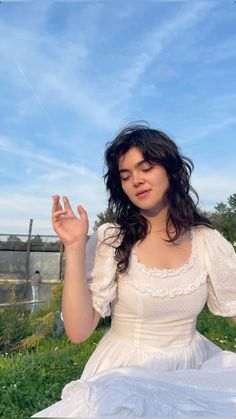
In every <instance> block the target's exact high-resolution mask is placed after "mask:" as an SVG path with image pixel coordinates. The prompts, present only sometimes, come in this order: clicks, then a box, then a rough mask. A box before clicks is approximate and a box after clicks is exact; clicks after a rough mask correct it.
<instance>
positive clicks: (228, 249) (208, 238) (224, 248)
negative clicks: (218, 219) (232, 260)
mask: <svg viewBox="0 0 236 419" xmlns="http://www.w3.org/2000/svg"><path fill="white" fill-rule="evenodd" d="M194 231H196V234H197V235H199V236H201V237H202V238H203V240H204V243H205V245H206V247H207V249H208V250H209V251H210V252H214V253H221V254H226V253H227V254H234V253H235V251H234V248H233V246H232V244H231V243H230V242H229V241H228V240H226V238H225V237H224V236H223V234H222V233H220V232H219V231H218V230H216V229H215V228H210V227H207V226H196V227H194Z"/></svg>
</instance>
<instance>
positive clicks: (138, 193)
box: [119, 146, 169, 216]
mask: <svg viewBox="0 0 236 419" xmlns="http://www.w3.org/2000/svg"><path fill="white" fill-rule="evenodd" d="M119 172H120V178H121V186H122V189H123V191H124V192H125V194H126V195H127V196H128V198H129V199H130V201H131V202H132V203H133V204H134V205H136V206H137V207H138V208H139V209H140V212H141V213H142V214H143V215H146V216H148V215H150V216H153V215H155V214H158V213H159V212H160V210H162V209H163V208H164V207H166V206H167V204H166V199H165V196H166V192H167V190H168V188H169V180H168V175H167V172H166V170H165V168H164V167H163V166H160V165H157V164H156V163H153V164H152V163H148V162H147V161H145V160H144V157H143V155H142V153H141V152H140V150H139V149H138V148H137V147H135V146H133V147H131V148H130V149H129V150H128V151H127V153H125V154H124V155H123V156H121V157H120V159H119Z"/></svg>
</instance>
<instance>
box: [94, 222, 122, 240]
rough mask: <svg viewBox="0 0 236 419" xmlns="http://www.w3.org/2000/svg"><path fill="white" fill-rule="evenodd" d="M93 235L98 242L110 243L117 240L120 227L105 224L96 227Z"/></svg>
mask: <svg viewBox="0 0 236 419" xmlns="http://www.w3.org/2000/svg"><path fill="white" fill-rule="evenodd" d="M95 234H96V235H97V238H98V240H99V241H103V240H107V241H108V242H109V243H110V242H112V241H114V240H116V239H117V238H118V236H119V234H120V227H119V225H118V224H113V223H105V224H102V225H100V226H99V227H98V229H97V230H96V232H95Z"/></svg>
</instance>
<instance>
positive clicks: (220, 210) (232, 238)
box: [208, 194, 236, 247]
mask: <svg viewBox="0 0 236 419" xmlns="http://www.w3.org/2000/svg"><path fill="white" fill-rule="evenodd" d="M208 218H209V219H210V220H211V222H212V224H213V226H214V227H215V228H216V229H217V230H219V231H220V232H221V233H222V234H223V236H224V237H225V238H226V239H227V240H228V241H229V242H231V243H232V244H233V245H234V247H236V194H233V195H230V196H229V198H228V199H227V204H225V203H223V202H218V203H217V204H216V206H215V208H214V210H213V212H210V213H208Z"/></svg>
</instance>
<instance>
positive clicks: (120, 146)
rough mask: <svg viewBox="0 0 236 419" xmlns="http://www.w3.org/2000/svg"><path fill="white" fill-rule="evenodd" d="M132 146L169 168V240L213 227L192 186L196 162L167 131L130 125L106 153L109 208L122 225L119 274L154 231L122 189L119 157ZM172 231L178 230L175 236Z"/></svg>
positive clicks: (149, 158)
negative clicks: (135, 248)
mask: <svg viewBox="0 0 236 419" xmlns="http://www.w3.org/2000/svg"><path fill="white" fill-rule="evenodd" d="M131 147H137V148H138V149H139V150H140V152H141V153H142V155H143V158H144V159H145V160H146V161H147V162H150V163H153V162H154V163H157V164H159V165H161V166H163V167H164V168H165V169H166V172H167V175H168V178H169V189H168V191H167V193H166V199H167V203H168V212H167V222H166V232H167V236H168V240H167V241H168V242H172V243H174V242H175V241H176V240H177V239H178V237H179V236H180V234H181V233H182V231H183V230H184V229H186V228H190V227H191V226H196V225H206V226H208V227H211V222H210V221H209V220H208V219H207V218H206V217H204V216H202V215H201V214H200V213H199V211H198V210H197V204H198V201H199V199H198V195H197V192H196V191H195V190H194V189H193V188H192V186H191V185H190V181H189V180H190V175H191V173H192V171H193V168H194V165H193V162H192V161H191V160H190V159H189V158H187V157H184V156H183V155H181V153H180V151H179V149H178V147H177V145H176V144H175V143H174V141H172V140H171V139H170V138H169V137H168V136H167V135H166V134H165V133H164V132H162V131H160V130H157V129H151V128H149V126H148V125H144V124H130V125H128V126H127V127H126V128H124V129H123V130H122V131H120V132H119V133H118V135H117V136H116V138H115V139H114V140H113V141H111V142H109V143H107V145H106V150H105V165H106V168H107V171H106V173H105V175H104V181H105V185H106V189H107V192H108V209H109V211H110V213H112V214H113V220H114V222H115V223H116V224H118V226H119V229H118V231H119V232H118V233H117V236H116V238H115V240H116V239H117V238H121V243H120V245H119V246H118V247H116V250H115V259H116V260H117V272H118V273H124V272H125V271H126V269H127V267H128V264H129V256H130V252H131V249H132V246H133V245H134V244H135V243H136V242H137V241H139V240H143V239H144V238H145V237H146V235H147V233H148V231H149V229H150V224H149V222H148V220H147V219H146V218H145V217H144V216H143V215H141V214H140V211H139V208H138V207H136V206H135V205H134V204H133V203H132V202H131V201H130V200H129V198H128V197H127V195H126V194H125V193H124V191H123V189H122V186H121V179H120V174H119V167H118V164H119V158H120V157H121V156H123V155H124V154H125V153H126V152H127V151H128V150H129V149H130V148H131ZM194 199H195V201H194ZM171 228H172V230H173V228H174V231H175V234H174V236H172V237H171V235H170V230H171Z"/></svg>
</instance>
